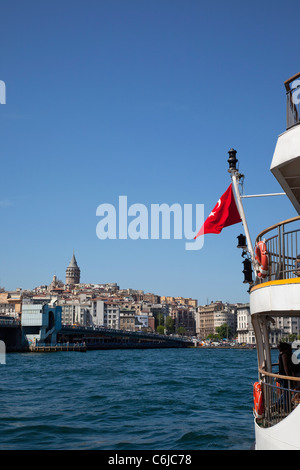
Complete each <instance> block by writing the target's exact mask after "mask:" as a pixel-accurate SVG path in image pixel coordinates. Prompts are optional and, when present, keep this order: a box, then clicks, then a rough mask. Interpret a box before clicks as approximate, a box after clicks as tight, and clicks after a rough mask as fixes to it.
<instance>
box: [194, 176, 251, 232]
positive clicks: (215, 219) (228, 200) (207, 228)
mask: <svg viewBox="0 0 300 470" xmlns="http://www.w3.org/2000/svg"><path fill="white" fill-rule="evenodd" d="M241 221H242V219H241V216H240V214H239V211H238V208H237V207H236V203H235V199H234V194H233V191H232V184H231V185H230V186H229V188H228V189H227V191H225V193H224V194H223V195H222V196H221V197H220V199H219V200H218V202H217V204H216V205H215V207H214V208H213V210H212V211H211V213H210V214H209V216H208V217H207V219H206V221H205V222H204V224H203V225H202V227H201V229H200V230H199V232H198V233H197V235H196V236H195V238H194V240H195V239H196V238H197V237H199V235H204V234H205V233H220V232H221V231H222V229H223V228H224V227H228V226H229V225H234V224H238V223H239V222H241Z"/></svg>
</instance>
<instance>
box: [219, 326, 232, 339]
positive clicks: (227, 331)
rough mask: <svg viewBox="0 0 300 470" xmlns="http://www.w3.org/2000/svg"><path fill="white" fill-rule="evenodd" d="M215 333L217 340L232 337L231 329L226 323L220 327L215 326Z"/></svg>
mask: <svg viewBox="0 0 300 470" xmlns="http://www.w3.org/2000/svg"><path fill="white" fill-rule="evenodd" d="M216 333H217V334H218V337H219V339H222V338H227V339H228V338H229V337H231V336H232V334H231V328H230V326H228V324H227V323H223V325H221V326H217V328H216Z"/></svg>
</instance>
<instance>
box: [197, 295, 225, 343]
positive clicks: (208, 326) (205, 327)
mask: <svg viewBox="0 0 300 470" xmlns="http://www.w3.org/2000/svg"><path fill="white" fill-rule="evenodd" d="M224 307H225V305H224V304H223V302H221V301H216V302H211V303H210V304H209V305H203V306H199V307H198V311H197V314H196V334H197V336H198V337H199V338H200V339H206V338H207V337H208V335H214V334H215V333H216V331H215V315H214V314H215V313H216V312H221V311H222V310H223V309H224Z"/></svg>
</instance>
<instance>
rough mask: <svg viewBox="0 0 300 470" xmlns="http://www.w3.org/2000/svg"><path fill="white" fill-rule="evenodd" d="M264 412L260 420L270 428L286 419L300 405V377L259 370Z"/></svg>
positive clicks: (263, 425)
mask: <svg viewBox="0 0 300 470" xmlns="http://www.w3.org/2000/svg"><path fill="white" fill-rule="evenodd" d="M259 372H260V377H261V385H262V393H263V404H264V412H263V416H262V417H261V418H259V419H258V421H259V423H260V425H261V426H262V427H265V428H268V427H271V426H274V425H275V424H277V423H279V422H280V421H282V420H283V419H284V418H286V417H287V416H288V415H289V414H290V413H291V412H292V411H293V410H294V409H295V408H296V407H297V406H298V405H299V404H300V377H291V376H284V375H279V374H274V373H271V372H266V371H264V370H263V369H259Z"/></svg>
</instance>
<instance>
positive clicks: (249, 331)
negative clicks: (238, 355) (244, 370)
mask: <svg viewBox="0 0 300 470" xmlns="http://www.w3.org/2000/svg"><path fill="white" fill-rule="evenodd" d="M236 311H237V342H238V343H240V344H242V343H246V344H252V345H254V344H255V343H256V341H255V335H254V330H253V326H252V322H251V314H250V305H249V304H238V305H237V307H236Z"/></svg>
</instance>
